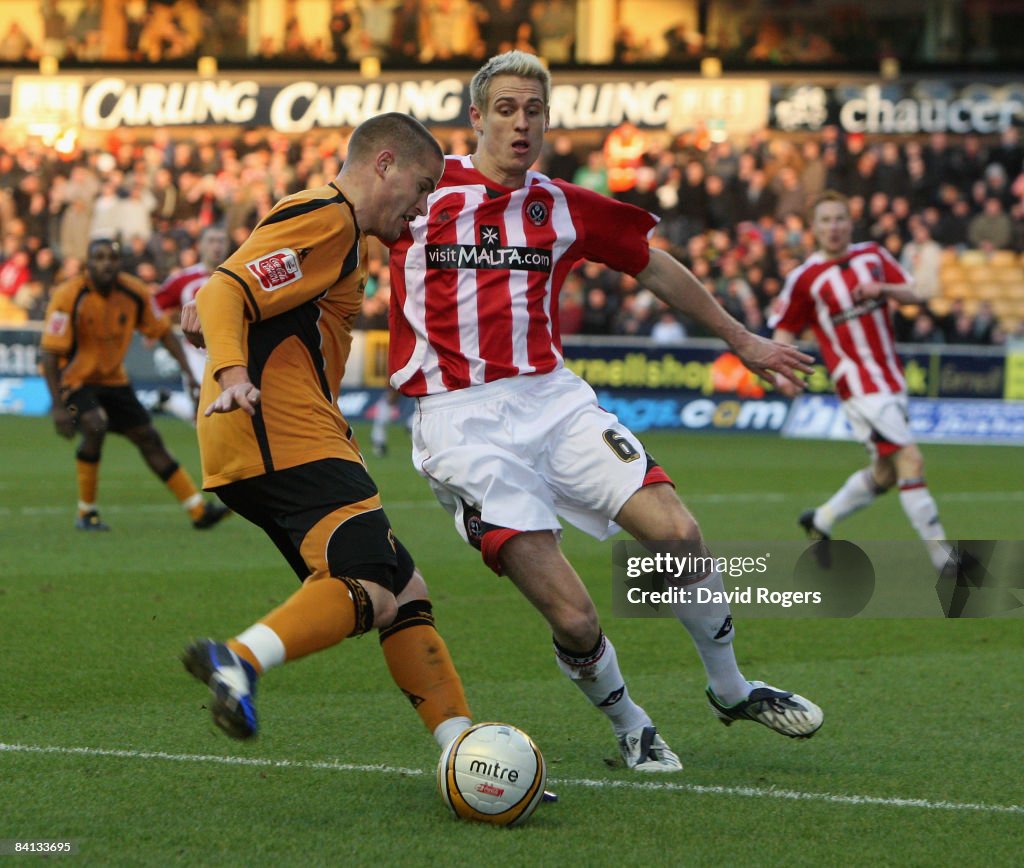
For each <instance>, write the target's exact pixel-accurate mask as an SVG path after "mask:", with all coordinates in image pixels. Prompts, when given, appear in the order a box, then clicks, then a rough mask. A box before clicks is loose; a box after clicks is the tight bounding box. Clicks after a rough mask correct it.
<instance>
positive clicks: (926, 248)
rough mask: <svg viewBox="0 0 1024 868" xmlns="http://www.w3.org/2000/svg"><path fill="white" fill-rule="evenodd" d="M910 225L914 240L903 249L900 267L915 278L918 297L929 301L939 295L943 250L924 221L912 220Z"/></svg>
mask: <svg viewBox="0 0 1024 868" xmlns="http://www.w3.org/2000/svg"><path fill="white" fill-rule="evenodd" d="M910 225H911V229H910V231H911V238H912V240H911V241H909V242H908V243H907V244H906V245H904V247H903V252H902V254H901V255H900V265H902V266H903V268H904V270H905V271H906V272H907V273H908V274H910V276H911V277H913V278H914V285H915V286H916V287H917V292H918V295H920V296H921V298H922V299H924V300H926V301H927V300H928V299H930V298H935V296H937V295H938V294H939V289H940V287H939V266H940V265H941V263H942V248H941V247H940V246H939V245H938V244H937V243H936V242H935V240H934V239H933V238H932V235H931V232H930V231H929V229H928V224H927V223H925V221H924V220H923V219H921V218H919V217H918V218H915V219H912V220H911V221H910Z"/></svg>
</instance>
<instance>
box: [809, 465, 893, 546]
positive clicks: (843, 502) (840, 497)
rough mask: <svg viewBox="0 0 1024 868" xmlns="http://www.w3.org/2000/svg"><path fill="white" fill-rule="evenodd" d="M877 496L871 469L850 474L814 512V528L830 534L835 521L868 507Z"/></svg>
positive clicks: (877, 490)
mask: <svg viewBox="0 0 1024 868" xmlns="http://www.w3.org/2000/svg"><path fill="white" fill-rule="evenodd" d="M879 494H880V491H879V489H878V486H877V485H875V481H874V479H873V478H872V476H871V468H870V467H866V468H862V469H861V470H858V471H856V472H855V473H853V474H851V475H850V478H849V479H847V480H846V482H844V483H843V485H842V487H841V488H840V489H839V490H838V491H837V492H836V493H835V494H833V495H832V497H830V498H829V499H828V501H826V502H825V503H824V504H822V505H821V506H819V507H818V508H817V509H816V510H815V511H814V526H815V527H816V528H818V530H820V531H821V532H822V533H828V534H830V533H832V526H833V525H834V524H835V523H836V522H837V521H841V520H842V519H844V518H846V517H847V516H849V515H853V513H855V512H856V511H857V510H859V509H863V508H864V507H865V506H868V505H869V504H870V503H871V502H872V501H873V500H874V499H875V498H876V497H877V496H878V495H879Z"/></svg>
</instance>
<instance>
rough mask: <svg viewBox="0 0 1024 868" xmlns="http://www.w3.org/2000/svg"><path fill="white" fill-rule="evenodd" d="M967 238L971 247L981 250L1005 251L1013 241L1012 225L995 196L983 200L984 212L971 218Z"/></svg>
mask: <svg viewBox="0 0 1024 868" xmlns="http://www.w3.org/2000/svg"><path fill="white" fill-rule="evenodd" d="M967 238H968V240H969V241H970V243H971V246H972V247H978V248H981V249H982V250H988V251H991V250H1006V249H1008V248H1009V247H1010V242H1011V241H1012V240H1013V225H1012V223H1011V221H1010V217H1009V215H1008V214H1007V213H1006V212H1005V211H1004V210H1003V203H1002V202H1000V201H999V199H998V198H996V197H995V196H992V197H989V198H988V199H986V200H985V207H984V210H983V211H982V212H981V213H980V214H977V215H975V216H974V217H972V218H971V221H970V223H969V225H968V227H967Z"/></svg>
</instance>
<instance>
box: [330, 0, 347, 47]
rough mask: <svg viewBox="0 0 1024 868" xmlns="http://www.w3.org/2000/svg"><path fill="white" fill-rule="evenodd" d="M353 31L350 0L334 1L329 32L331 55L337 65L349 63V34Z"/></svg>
mask: <svg viewBox="0 0 1024 868" xmlns="http://www.w3.org/2000/svg"><path fill="white" fill-rule="evenodd" d="M351 31H352V13H351V12H350V11H349V3H348V0H333V2H332V3H331V17H330V19H329V20H328V22H327V32H328V34H329V35H330V40H331V54H332V55H333V56H334V60H335V62H336V63H347V62H348V54H349V46H348V42H349V34H350V32H351Z"/></svg>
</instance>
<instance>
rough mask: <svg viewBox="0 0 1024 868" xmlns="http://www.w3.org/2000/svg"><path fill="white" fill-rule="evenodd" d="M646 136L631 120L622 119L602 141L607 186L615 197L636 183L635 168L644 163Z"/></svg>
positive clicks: (630, 188)
mask: <svg viewBox="0 0 1024 868" xmlns="http://www.w3.org/2000/svg"><path fill="white" fill-rule="evenodd" d="M647 145H648V143H647V136H646V135H645V134H644V133H642V132H641V131H640V130H639V129H638V128H637V126H636V124H634V123H632V122H631V121H623V122H622V123H621V124H619V125H618V126H617V127H616V128H615V129H613V130H612V131H611V132H610V133H608V136H607V138H606V139H605V141H604V160H605V165H606V166H607V167H608V188H609V190H611V193H612V195H613V196H615V197H616V198H618V197H619V195H620V194H622V193H625V192H626V191H627V190H632V189H633V187H634V186H635V185H636V170H637V168H639V167H640V166H642V165H643V163H644V156H645V155H646V153H647Z"/></svg>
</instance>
